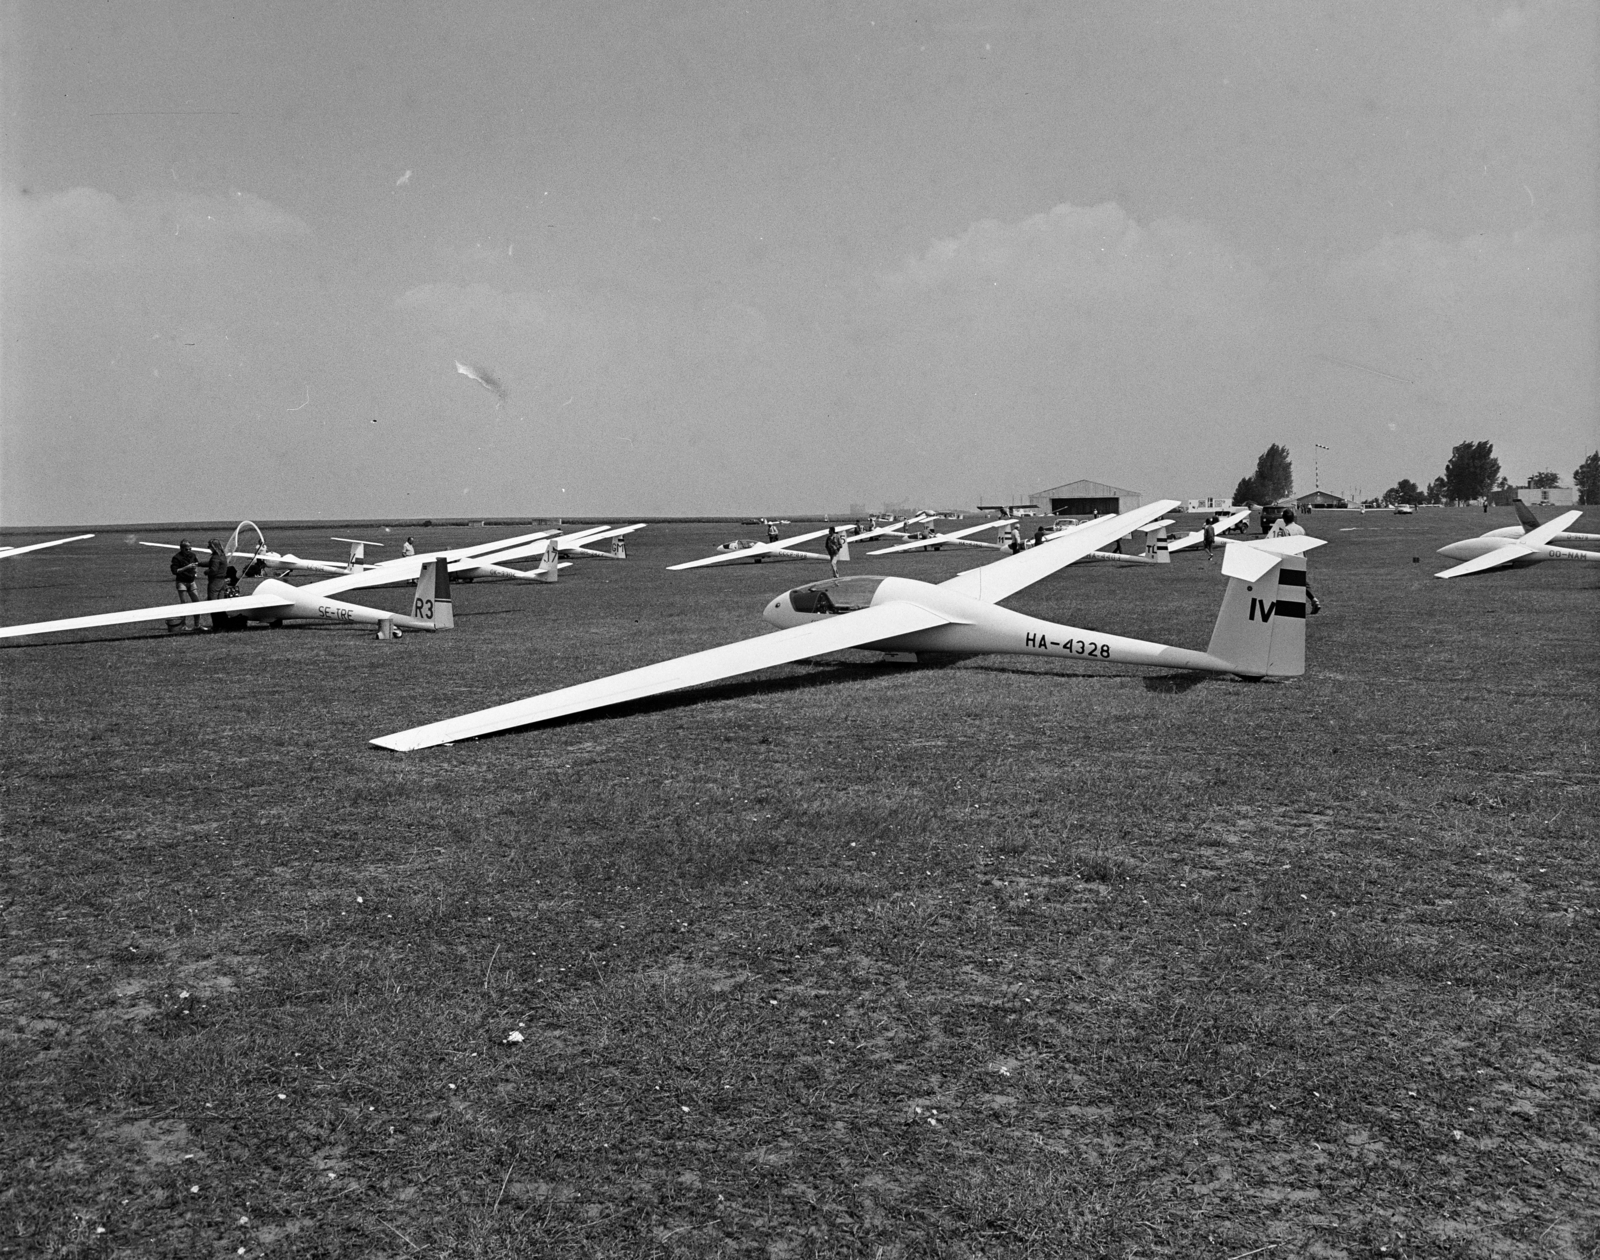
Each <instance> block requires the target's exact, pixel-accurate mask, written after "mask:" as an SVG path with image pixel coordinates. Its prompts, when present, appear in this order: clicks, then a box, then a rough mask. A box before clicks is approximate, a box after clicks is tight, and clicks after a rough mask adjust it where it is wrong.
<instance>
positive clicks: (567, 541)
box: [491, 521, 645, 568]
mask: <svg viewBox="0 0 1600 1260" xmlns="http://www.w3.org/2000/svg"><path fill="white" fill-rule="evenodd" d="M644 526H645V523H644V522H643V521H639V522H638V523H636V524H633V525H618V526H615V527H613V526H610V525H591V526H589V527H588V528H587V529H580V530H575V531H574V532H573V533H570V534H562V535H561V536H560V537H559V538H557V539H556V540H555V544H556V550H557V551H559V552H560V553H561V554H562V555H569V556H594V557H596V558H598V559H601V560H624V559H626V558H627V553H626V551H622V550H617V549H614V550H612V551H596V550H594V549H593V548H592V547H591V544H592V543H597V542H604V541H605V540H606V539H607V538H610V539H614V540H615V539H621V538H625V537H626V536H627V535H629V534H631V533H634V532H635V531H637V530H641V529H643V528H644ZM550 532H551V533H554V532H555V531H554V530H552V531H550ZM613 546H614V547H615V543H613ZM542 550H543V548H542V546H537V547H520V548H518V547H512V548H507V549H505V550H503V551H500V552H496V553H494V554H493V555H492V557H491V558H492V559H493V561H494V562H495V563H496V564H506V563H508V562H509V561H512V560H521V559H523V558H524V557H527V556H531V555H535V554H537V553H538V552H539V551H542ZM562 567H563V568H567V567H569V566H568V565H567V564H566V563H563V565H562Z"/></svg>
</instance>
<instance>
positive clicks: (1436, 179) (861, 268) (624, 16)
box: [0, 0, 1600, 526]
mask: <svg viewBox="0 0 1600 1260" xmlns="http://www.w3.org/2000/svg"><path fill="white" fill-rule="evenodd" d="M0 22H3V24H0V94H3V111H4V112H3V116H0V525H10V526H17V525H48V524H78V523H84V524H89V523H115V522H136V521H155V520H163V521H171V520H213V519H239V518H243V517H249V518H252V519H261V520H273V519H310V518H327V519H350V518H404V519H410V518H420V517H424V516H448V517H482V516H555V515H565V516H598V515H618V516H625V515H640V516H645V515H650V516H658V515H690V514H718V515H720V514H733V513H740V514H743V513H751V514H757V513H769V514H770V513H780V512H781V513H786V514H788V513H798V512H825V511H826V512H843V511H848V510H849V509H850V507H851V506H852V505H865V506H868V507H871V508H878V507H881V506H884V505H891V504H899V505H905V506H934V507H958V508H968V509H970V508H971V507H973V506H975V505H977V504H979V503H1000V502H1016V501H1019V500H1020V499H1021V498H1023V497H1024V496H1026V495H1027V494H1028V493H1030V492H1032V491H1035V490H1039V489H1042V488H1045V487H1049V486H1054V485H1057V484H1059V483H1062V482H1066V481H1071V480H1076V479H1078V478H1080V477H1086V478H1091V479H1094V480H1097V481H1103V482H1109V483H1111V484H1114V485H1118V486H1123V487H1127V488H1129V489H1133V490H1136V491H1139V492H1141V493H1143V494H1145V495H1147V496H1152V497H1154V496H1170V497H1174V498H1185V497H1198V496H1201V495H1214V494H1228V493H1231V492H1232V490H1233V487H1234V485H1235V484H1236V482H1237V481H1238V480H1239V479H1240V478H1241V477H1243V476H1245V475H1246V474H1248V473H1250V472H1252V471H1253V469H1254V466H1255V460H1256V456H1257V455H1258V454H1260V452H1261V451H1263V450H1264V449H1265V448H1266V447H1267V446H1268V445H1269V444H1270V443H1273V442H1279V443H1282V444H1284V445H1286V446H1288V447H1289V449H1290V451H1291V454H1292V457H1293V461H1294V469H1295V480H1296V488H1297V490H1300V491H1305V490H1309V489H1312V488H1313V486H1314V485H1320V486H1321V487H1322V488H1324V489H1332V490H1335V491H1337V492H1340V493H1345V494H1352V493H1359V494H1361V495H1376V494H1380V493H1381V492H1382V491H1383V490H1384V489H1386V488H1388V487H1389V486H1391V485H1393V484H1395V482H1396V481H1398V480H1399V479H1400V478H1401V477H1409V478H1411V479H1412V480H1414V481H1418V482H1423V483H1426V482H1427V481H1428V480H1431V479H1432V478H1433V477H1435V476H1437V475H1438V474H1439V473H1440V472H1442V470H1443V467H1444V463H1445V461H1446V459H1447V458H1448V456H1449V453H1450V448H1451V447H1452V446H1453V445H1455V444H1456V443H1458V442H1461V441H1467V440H1473V441H1480V440H1488V441H1492V442H1493V443H1494V446H1495V451H1496V454H1497V456H1498V457H1499V459H1500V461H1501V464H1502V466H1503V469H1504V471H1505V472H1506V474H1507V475H1508V476H1510V477H1511V478H1512V479H1513V480H1514V481H1516V480H1519V479H1525V478H1526V477H1527V476H1528V475H1529V474H1531V473H1533V472H1536V471H1539V470H1543V469H1547V468H1548V469H1554V470H1555V471H1557V472H1558V473H1560V474H1561V476H1562V479H1563V482H1566V483H1569V484H1570V480H1571V473H1572V470H1573V469H1574V468H1575V467H1576V466H1577V464H1578V463H1579V461H1580V460H1581V459H1582V458H1583V457H1584V455H1585V454H1587V453H1588V452H1589V451H1590V450H1593V449H1595V448H1596V447H1597V446H1600V382H1597V376H1600V373H1597V354H1600V320H1597V283H1596V281H1597V268H1596V248H1595V247H1596V232H1597V217H1600V216H1597V203H1600V193H1597V189H1600V180H1597V172H1600V164H1597V156H1600V143H1597V141H1600V137H1597V131H1600V109H1597V104H1600V102H1597V100H1596V95H1597V94H1596V87H1595V85H1596V82H1597V74H1596V70H1597V65H1600V55H1597V26H1600V9H1597V8H1596V6H1594V5H1593V4H1592V3H1589V2H1588V0H1573V2H1572V3H1550V4H1538V3H1534V4H1512V5H1507V4H1505V3H1503V2H1500V3H1485V4H1479V3H1474V2H1472V0H1456V2H1445V3H1418V4H1414V5H1403V6H1402V5H1392V4H1387V3H1353V2H1346V0H1339V2H1337V3H1326V4H1311V3H1307V4H1297V5H1283V4H1279V3H1265V2H1262V3H1255V2H1250V0H1240V2H1238V3H1223V2H1210V3H1187V2H1186V3H1179V2H1178V0H1169V2H1166V3H1138V2H1137V0H1134V2H1129V0H1110V2H1107V3H1095V2H1093V0H1076V2H1075V3H1073V4H1070V5H1054V4H1039V3H1036V2H1035V0H1027V2H1023V3H978V2H974V3H967V2H961V3H957V2H954V0H952V2H948V3H881V4H875V3H871V2H870V0H866V2H863V3H851V4H828V3H818V4H810V5H796V6H783V5H737V4H722V3H717V2H716V0H684V2H682V3H676V4H673V3H642V2H641V3H616V4H599V3H591V2H589V0H582V2H577V0H543V2H542V3H537V4H530V3H524V2H521V0H518V2H515V3H513V2H511V0H505V2H499V0H482V2H479V3H471V2H467V3H462V4H453V5H438V4H433V3H427V4H424V3H411V4H407V3H400V2H397V3H389V2H385V3H363V2H361V0H351V2H350V3H343V4H339V5H319V4H313V3H309V2H305V3H284V2H282V0H253V2H252V3H248V4H242V3H241V4H227V3H215V2H211V0H207V2H205V3H185V2H183V0H168V2H165V3H161V4H125V5H105V4H101V3H82V2H80V0H49V2H48V3H46V2H18V0H7V2H5V3H3V7H0ZM458 365H459V366H458ZM1319 448H1325V449H1319Z"/></svg>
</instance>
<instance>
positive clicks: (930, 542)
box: [867, 516, 1017, 556]
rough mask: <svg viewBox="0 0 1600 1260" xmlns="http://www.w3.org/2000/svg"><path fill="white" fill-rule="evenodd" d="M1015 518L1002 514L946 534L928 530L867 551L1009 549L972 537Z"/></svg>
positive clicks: (877, 553)
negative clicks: (947, 548)
mask: <svg viewBox="0 0 1600 1260" xmlns="http://www.w3.org/2000/svg"><path fill="white" fill-rule="evenodd" d="M1016 523H1017V518H1016V517H1014V516H1004V517H1001V518H1000V519H999V520H998V521H984V522H983V524H981V525H969V526H967V528H966V529H957V530H952V531H951V532H950V533H948V534H940V533H937V532H930V533H929V534H928V535H927V536H925V537H923V538H915V537H914V538H912V540H911V541H910V542H903V543H896V544H895V545H894V546H893V547H879V548H878V549H877V550H876V551H869V552H867V554H868V555H869V556H891V555H893V554H894V553H895V552H897V551H941V550H943V549H944V548H945V547H982V548H984V549H985V550H987V551H1009V550H1010V548H1008V547H1007V546H1006V545H1005V543H1001V542H982V541H980V540H979V539H976V538H974V537H972V535H974V534H981V533H983V532H984V530H986V529H1004V528H1005V527H1006V526H1008V525H1015V524H1016Z"/></svg>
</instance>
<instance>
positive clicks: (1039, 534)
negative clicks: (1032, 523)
mask: <svg viewBox="0 0 1600 1260" xmlns="http://www.w3.org/2000/svg"><path fill="white" fill-rule="evenodd" d="M1043 541H1044V526H1043V525H1041V526H1039V528H1038V529H1036V530H1034V531H1033V545H1034V546H1035V547H1037V546H1038V545H1039V544H1040V543H1042V542H1043Z"/></svg>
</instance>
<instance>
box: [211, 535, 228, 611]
mask: <svg viewBox="0 0 1600 1260" xmlns="http://www.w3.org/2000/svg"><path fill="white" fill-rule="evenodd" d="M206 546H207V547H209V548H210V549H211V554H210V555H209V556H207V557H206V599H207V600H213V599H222V598H223V594H222V588H223V587H224V586H226V585H227V582H228V569H229V567H230V566H229V564H228V553H227V552H226V551H224V550H223V549H222V543H221V542H220V541H219V540H218V539H215V538H213V539H211V540H210V541H209V542H207V543H206ZM221 616H222V617H224V618H226V617H227V614H226V613H223V614H221ZM217 617H218V614H216V613H213V614H212V615H211V628H212V629H213V630H221V629H222V628H223V626H222V623H221V622H219V621H218V620H217Z"/></svg>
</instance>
